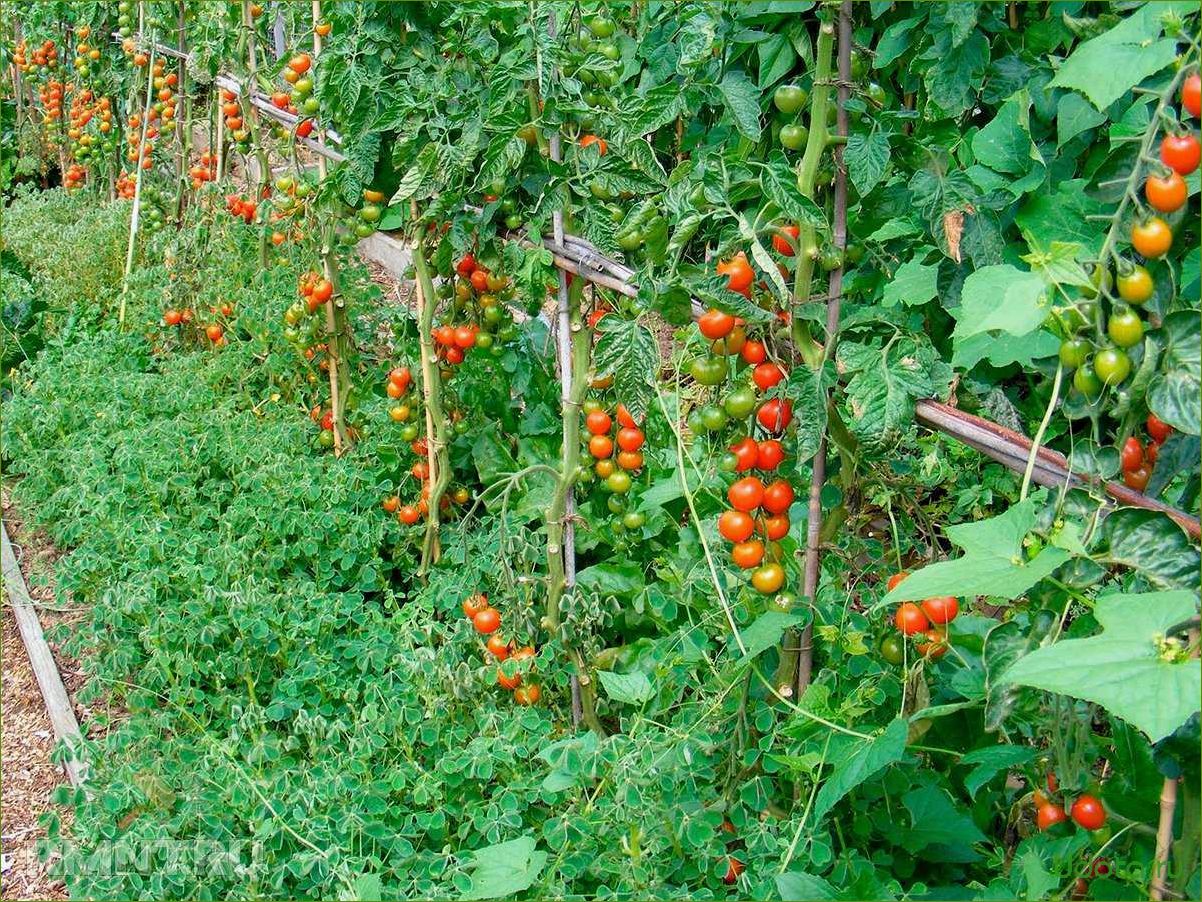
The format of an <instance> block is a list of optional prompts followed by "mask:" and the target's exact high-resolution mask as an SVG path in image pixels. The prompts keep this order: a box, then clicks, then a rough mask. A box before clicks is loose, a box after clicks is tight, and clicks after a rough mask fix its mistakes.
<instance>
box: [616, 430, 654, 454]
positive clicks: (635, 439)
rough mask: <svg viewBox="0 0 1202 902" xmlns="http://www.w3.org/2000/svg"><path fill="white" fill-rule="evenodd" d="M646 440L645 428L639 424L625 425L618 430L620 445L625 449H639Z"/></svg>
mask: <svg viewBox="0 0 1202 902" xmlns="http://www.w3.org/2000/svg"><path fill="white" fill-rule="evenodd" d="M646 440H647V437H646V436H645V435H643V430H642V429H639V428H638V427H637V426H633V427H629V426H624V427H623V428H621V429H619V430H618V447H619V448H621V449H622V450H623V451H637V450H639V448H641V447H643V443H644V442H645V441H646Z"/></svg>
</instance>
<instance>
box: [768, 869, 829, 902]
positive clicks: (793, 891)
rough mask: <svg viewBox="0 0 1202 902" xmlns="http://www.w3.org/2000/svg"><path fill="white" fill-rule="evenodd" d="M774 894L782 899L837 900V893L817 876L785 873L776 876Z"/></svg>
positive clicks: (793, 872)
mask: <svg viewBox="0 0 1202 902" xmlns="http://www.w3.org/2000/svg"><path fill="white" fill-rule="evenodd" d="M776 892H777V894H778V895H779V896H780V898H782V899H817V900H825V899H838V898H839V893H838V890H836V889H835V888H834V887H833V886H831V884H830V883H828V882H827V881H826V880H825V879H824V878H822V877H819V876H818V875H817V874H807V873H806V872H805V871H786V872H785V873H783V874H777V875H776Z"/></svg>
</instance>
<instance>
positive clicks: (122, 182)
mask: <svg viewBox="0 0 1202 902" xmlns="http://www.w3.org/2000/svg"><path fill="white" fill-rule="evenodd" d="M116 188H117V196H118V197H120V198H122V199H123V200H133V199H134V194H135V193H137V190H138V183H137V180H136V179H135V178H134V176H133V173H130V172H122V173H121V174H120V175H119V176H117V182H116Z"/></svg>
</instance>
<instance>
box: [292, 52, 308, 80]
mask: <svg viewBox="0 0 1202 902" xmlns="http://www.w3.org/2000/svg"><path fill="white" fill-rule="evenodd" d="M311 65H313V58H312V57H311V56H309V54H307V53H298V54H296V56H294V57H292V59H290V60H288V68H289V69H291V70H292V71H293V72H295V73H297V74H298V75H304V74H305V73H306V72H308V71H309V67H310V66H311Z"/></svg>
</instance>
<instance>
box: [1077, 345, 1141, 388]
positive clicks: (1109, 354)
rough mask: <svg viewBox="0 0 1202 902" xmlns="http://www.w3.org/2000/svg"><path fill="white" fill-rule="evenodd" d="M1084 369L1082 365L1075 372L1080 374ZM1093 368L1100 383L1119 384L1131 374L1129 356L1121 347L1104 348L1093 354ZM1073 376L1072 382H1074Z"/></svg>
mask: <svg viewBox="0 0 1202 902" xmlns="http://www.w3.org/2000/svg"><path fill="white" fill-rule="evenodd" d="M1084 370H1085V368H1084V367H1082V368H1081V369H1080V370H1077V373H1078V374H1080V373H1082V372H1084ZM1093 370H1094V374H1095V375H1096V377H1097V378H1098V379H1100V380H1101V382H1102V383H1104V384H1106V385H1111V386H1114V385H1119V384H1120V383H1121V382H1122V381H1123V380H1124V379H1126V378H1127V377H1128V376H1129V375H1131V358H1130V357H1128V356H1127V354H1126V352H1125V351H1123V350H1122V349H1121V348H1105V349H1103V350H1101V351H1098V353H1097V354H1095V355H1094V359H1093ZM1075 378H1076V377H1074V384H1076V382H1075ZM1095 394H1096V392H1095Z"/></svg>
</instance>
